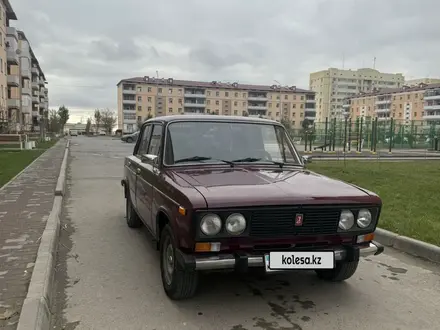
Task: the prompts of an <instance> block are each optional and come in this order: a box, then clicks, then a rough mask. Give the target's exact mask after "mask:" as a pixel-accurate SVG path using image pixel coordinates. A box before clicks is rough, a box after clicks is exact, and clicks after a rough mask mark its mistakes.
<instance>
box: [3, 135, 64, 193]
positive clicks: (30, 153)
mask: <svg viewBox="0 0 440 330" xmlns="http://www.w3.org/2000/svg"><path fill="white" fill-rule="evenodd" d="M56 142H57V140H52V141H49V142H39V143H38V144H37V148H38V149H39V150H22V151H20V150H0V187H2V186H3V185H4V184H5V183H7V182H8V181H9V180H11V179H12V178H13V177H14V176H15V175H17V174H18V173H20V172H21V171H22V170H23V169H24V168H25V167H26V166H28V165H29V164H30V163H32V162H33V161H34V160H35V159H36V158H37V157H38V156H40V155H41V154H42V153H43V152H44V151H45V150H47V149H49V148H50V147H52V146H53V145H54V144H55V143H56Z"/></svg>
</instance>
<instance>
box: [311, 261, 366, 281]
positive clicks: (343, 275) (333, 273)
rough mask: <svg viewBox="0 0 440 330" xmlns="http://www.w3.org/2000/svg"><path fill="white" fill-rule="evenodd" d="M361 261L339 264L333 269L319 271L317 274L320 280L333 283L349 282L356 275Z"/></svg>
mask: <svg viewBox="0 0 440 330" xmlns="http://www.w3.org/2000/svg"><path fill="white" fill-rule="evenodd" d="M358 264H359V261H350V262H339V263H337V264H336V267H335V268H333V269H317V270H315V272H316V274H317V275H318V277H319V278H320V279H323V280H326V281H331V282H342V281H345V280H348V279H349V278H350V277H352V276H353V275H354V273H356V270H357V267H358Z"/></svg>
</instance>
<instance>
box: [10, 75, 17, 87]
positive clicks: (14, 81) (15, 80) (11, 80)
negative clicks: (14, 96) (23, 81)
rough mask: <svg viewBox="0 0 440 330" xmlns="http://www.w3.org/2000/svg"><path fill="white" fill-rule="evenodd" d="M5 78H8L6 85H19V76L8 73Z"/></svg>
mask: <svg viewBox="0 0 440 330" xmlns="http://www.w3.org/2000/svg"><path fill="white" fill-rule="evenodd" d="M7 79H8V86H15V87H19V86H20V77H19V76H12V75H8V78H7Z"/></svg>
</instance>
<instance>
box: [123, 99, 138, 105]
mask: <svg viewBox="0 0 440 330" xmlns="http://www.w3.org/2000/svg"><path fill="white" fill-rule="evenodd" d="M122 104H136V100H135V99H133V100H122Z"/></svg>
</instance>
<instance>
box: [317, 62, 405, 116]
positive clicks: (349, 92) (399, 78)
mask: <svg viewBox="0 0 440 330" xmlns="http://www.w3.org/2000/svg"><path fill="white" fill-rule="evenodd" d="M404 81H405V78H404V76H403V75H402V74H401V73H396V74H394V73H383V72H379V71H378V70H375V69H370V68H363V69H358V70H341V69H337V68H329V69H327V70H323V71H318V72H313V73H311V74H310V81H309V87H310V89H311V90H312V91H314V92H315V93H316V120H317V121H324V120H325V118H335V117H336V118H343V107H342V106H343V100H344V99H345V98H347V97H350V96H354V95H356V94H358V93H360V92H363V93H370V92H372V91H373V89H374V88H380V89H383V88H399V87H402V86H403V84H404Z"/></svg>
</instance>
